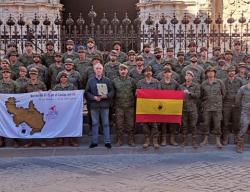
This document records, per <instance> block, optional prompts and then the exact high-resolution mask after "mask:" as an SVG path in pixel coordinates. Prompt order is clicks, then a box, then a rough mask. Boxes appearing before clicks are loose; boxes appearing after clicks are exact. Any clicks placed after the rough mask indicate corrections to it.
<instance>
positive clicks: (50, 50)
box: [41, 40, 56, 68]
mask: <svg viewBox="0 0 250 192" xmlns="http://www.w3.org/2000/svg"><path fill="white" fill-rule="evenodd" d="M46 49H47V52H46V53H44V54H42V58H41V63H42V64H43V65H45V66H46V67H47V68H49V66H50V65H51V64H53V63H55V53H56V52H55V50H54V42H53V41H50V40H49V41H48V42H47V43H46Z"/></svg>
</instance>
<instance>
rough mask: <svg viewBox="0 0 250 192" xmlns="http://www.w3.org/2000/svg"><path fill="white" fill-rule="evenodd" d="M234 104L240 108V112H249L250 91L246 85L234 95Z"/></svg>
mask: <svg viewBox="0 0 250 192" xmlns="http://www.w3.org/2000/svg"><path fill="white" fill-rule="evenodd" d="M236 104H237V105H239V106H241V109H242V110H248V111H249V110H250V89H249V87H248V85H244V86H242V87H241V88H240V89H239V91H238V93H237V95H236Z"/></svg>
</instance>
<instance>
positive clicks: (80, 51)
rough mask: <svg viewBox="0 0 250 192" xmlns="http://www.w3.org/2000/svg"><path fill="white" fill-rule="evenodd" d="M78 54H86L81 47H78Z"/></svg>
mask: <svg viewBox="0 0 250 192" xmlns="http://www.w3.org/2000/svg"><path fill="white" fill-rule="evenodd" d="M78 53H87V51H86V49H84V47H83V46H80V47H78Z"/></svg>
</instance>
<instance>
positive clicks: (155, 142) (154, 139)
mask: <svg viewBox="0 0 250 192" xmlns="http://www.w3.org/2000/svg"><path fill="white" fill-rule="evenodd" d="M153 145H154V148H155V149H159V148H160V145H159V143H158V138H157V137H155V138H153Z"/></svg>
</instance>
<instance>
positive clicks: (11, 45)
mask: <svg viewBox="0 0 250 192" xmlns="http://www.w3.org/2000/svg"><path fill="white" fill-rule="evenodd" d="M7 47H8V48H10V47H15V48H17V45H16V43H15V42H10V43H9V44H8V45H7Z"/></svg>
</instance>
